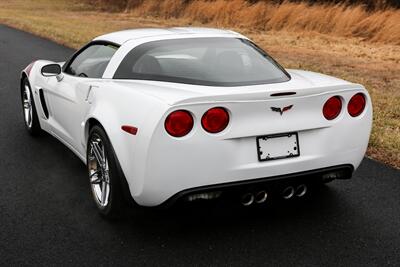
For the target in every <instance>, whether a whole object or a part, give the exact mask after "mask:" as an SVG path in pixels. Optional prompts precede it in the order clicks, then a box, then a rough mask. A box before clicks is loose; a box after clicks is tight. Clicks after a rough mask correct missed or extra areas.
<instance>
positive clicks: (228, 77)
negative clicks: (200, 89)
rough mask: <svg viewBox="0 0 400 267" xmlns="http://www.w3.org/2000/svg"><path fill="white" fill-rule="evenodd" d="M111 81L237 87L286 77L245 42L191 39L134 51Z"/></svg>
mask: <svg viewBox="0 0 400 267" xmlns="http://www.w3.org/2000/svg"><path fill="white" fill-rule="evenodd" d="M114 79H143V80H156V81H168V82H178V83H188V84H199V85H213V86H239V85H254V84H265V83H277V82H284V81H288V80H289V75H288V74H287V73H286V71H285V70H284V69H283V68H282V67H280V66H279V65H278V63H276V62H275V61H274V60H273V59H272V58H271V57H269V56H268V55H267V54H266V53H265V52H264V51H262V50H261V49H260V48H258V47H257V46H255V45H254V44H253V43H251V42H250V41H248V40H244V39H236V38H190V39H174V40H162V41H155V42H149V43H145V44H142V45H140V46H138V47H136V48H134V49H133V50H132V51H130V52H129V53H128V55H127V56H126V57H125V58H124V59H123V61H122V62H121V64H120V66H119V67H118V69H117V71H116V73H115V75H114Z"/></svg>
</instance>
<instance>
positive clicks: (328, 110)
mask: <svg viewBox="0 0 400 267" xmlns="http://www.w3.org/2000/svg"><path fill="white" fill-rule="evenodd" d="M341 111H342V100H341V99H340V97H339V96H333V97H331V98H329V99H328V100H327V101H326V102H325V104H324V108H323V109H322V113H323V114H324V117H325V118H326V119H327V120H333V119H335V118H336V117H337V116H339V114H340V112H341Z"/></svg>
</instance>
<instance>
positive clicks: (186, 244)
mask: <svg viewBox="0 0 400 267" xmlns="http://www.w3.org/2000/svg"><path fill="white" fill-rule="evenodd" d="M72 52H73V51H72V50H71V49H68V48H65V47H63V46H60V45H57V44H54V43H52V42H50V41H47V40H44V39H41V38H38V37H34V36H32V35H30V34H28V33H24V32H21V31H17V30H14V29H11V28H8V27H6V26H1V25H0V153H1V154H0V262H1V263H2V265H11V264H12V265H21V264H24V265H40V266H45V265H50V264H52V265H53V264H54V265H55V264H57V265H58V264H71V265H95V264H96V265H111V264H118V265H130V266H154V265H161V266H165V265H168V266H193V265H195V266H198V265H201V266H205V265H214V266H225V265H236V266H246V265H247V266H253V265H308V266H310V265H334V266H337V265H351V266H366V265H374V266H384V265H397V266H399V265H400V171H398V170H394V169H392V168H389V167H386V166H384V165H382V164H380V163H377V162H375V161H372V160H369V159H365V160H364V161H363V163H362V165H361V167H360V169H359V170H358V172H357V173H356V175H355V176H354V179H353V180H351V181H342V182H340V181H339V182H336V183H333V184H331V185H330V186H329V187H328V188H326V189H323V190H322V191H321V192H319V193H316V194H314V195H313V196H312V197H311V198H310V199H309V200H307V201H302V202H297V203H291V204H289V205H288V204H275V205H271V206H269V207H266V208H259V209H250V210H243V209H237V208H235V207H226V206H225V207H220V206H217V207H213V208H211V207H210V208H204V207H203V208H198V209H195V210H175V211H174V212H171V213H165V212H157V211H151V212H141V213H140V214H134V213H132V214H129V216H128V218H127V219H125V220H124V221H120V222H113V223H111V222H107V221H105V220H103V219H102V218H101V217H100V216H98V215H97V213H96V210H95V207H94V205H93V204H92V202H91V199H90V195H89V194H90V192H89V185H88V181H87V179H86V173H85V166H84V165H83V164H82V163H81V162H80V160H79V159H78V158H76V157H75V156H74V155H73V154H72V153H71V152H70V151H69V150H68V149H67V148H65V147H64V146H63V145H61V144H60V143H59V142H57V141H56V140H55V139H53V138H52V137H50V136H44V137H41V138H38V139H32V138H30V137H29V136H28V135H27V134H26V133H25V130H24V126H23V121H22V113H21V107H20V102H19V91H18V78H19V72H20V70H21V69H22V68H23V67H25V66H26V65H27V64H29V63H30V62H31V61H33V60H35V59H51V60H55V61H62V60H63V59H65V58H66V57H68V56H69V55H70V54H71V53H72ZM138 215H140V217H139V218H137V217H138Z"/></svg>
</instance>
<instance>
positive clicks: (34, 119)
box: [21, 78, 42, 135]
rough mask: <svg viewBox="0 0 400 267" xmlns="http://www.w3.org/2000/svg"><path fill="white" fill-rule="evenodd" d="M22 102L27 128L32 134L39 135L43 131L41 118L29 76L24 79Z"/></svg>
mask: <svg viewBox="0 0 400 267" xmlns="http://www.w3.org/2000/svg"><path fill="white" fill-rule="evenodd" d="M21 102H22V111H23V116H24V121H25V128H26V129H27V131H28V132H29V134H31V135H39V134H40V133H41V131H42V129H41V128H40V123H39V118H38V116H37V112H36V106H35V101H34V99H33V95H32V90H31V86H30V84H29V81H28V79H27V78H24V79H23V80H22V86H21Z"/></svg>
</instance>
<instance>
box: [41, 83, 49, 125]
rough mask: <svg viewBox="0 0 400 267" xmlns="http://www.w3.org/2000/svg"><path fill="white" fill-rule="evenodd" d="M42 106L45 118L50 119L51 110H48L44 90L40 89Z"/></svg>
mask: <svg viewBox="0 0 400 267" xmlns="http://www.w3.org/2000/svg"><path fill="white" fill-rule="evenodd" d="M39 97H40V104H41V105H42V109H43V113H44V116H46V119H48V118H49V110H48V109H47V104H46V100H45V99H44V94H43V89H39Z"/></svg>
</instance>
